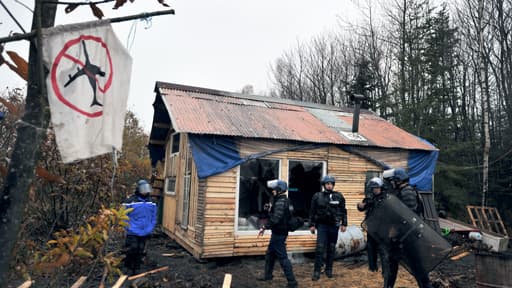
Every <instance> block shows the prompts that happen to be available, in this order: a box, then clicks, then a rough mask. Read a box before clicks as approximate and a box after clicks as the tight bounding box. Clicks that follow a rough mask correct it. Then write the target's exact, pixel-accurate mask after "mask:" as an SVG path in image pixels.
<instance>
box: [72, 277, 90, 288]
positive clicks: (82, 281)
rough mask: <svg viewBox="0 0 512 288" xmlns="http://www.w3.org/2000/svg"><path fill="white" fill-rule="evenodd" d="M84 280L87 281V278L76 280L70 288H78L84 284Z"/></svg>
mask: <svg viewBox="0 0 512 288" xmlns="http://www.w3.org/2000/svg"><path fill="white" fill-rule="evenodd" d="M85 280H87V276H81V277H80V278H78V280H76V282H75V283H74V284H73V285H72V286H71V288H79V287H80V286H82V285H83V284H84V283H85Z"/></svg>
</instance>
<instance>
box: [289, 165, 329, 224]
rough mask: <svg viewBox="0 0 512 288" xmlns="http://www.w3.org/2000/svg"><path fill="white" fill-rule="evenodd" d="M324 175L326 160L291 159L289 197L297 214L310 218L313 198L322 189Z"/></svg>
mask: <svg viewBox="0 0 512 288" xmlns="http://www.w3.org/2000/svg"><path fill="white" fill-rule="evenodd" d="M323 175H324V162H321V161H300V160H290V161H289V163H288V177H289V179H288V186H289V188H288V198H290V204H291V205H293V213H294V215H295V216H299V217H302V218H303V219H305V220H307V219H309V209H310V208H311V198H313V195H314V194H315V193H316V192H319V191H322V184H321V183H320V180H321V179H322V176H323ZM308 227H309V223H307V221H306V222H305V223H304V227H302V228H300V230H305V229H308Z"/></svg>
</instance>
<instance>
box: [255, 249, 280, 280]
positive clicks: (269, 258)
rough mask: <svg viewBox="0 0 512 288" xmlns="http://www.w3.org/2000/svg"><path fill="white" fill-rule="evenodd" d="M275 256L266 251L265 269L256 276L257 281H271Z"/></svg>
mask: <svg viewBox="0 0 512 288" xmlns="http://www.w3.org/2000/svg"><path fill="white" fill-rule="evenodd" d="M275 263H276V258H275V256H274V255H273V254H269V253H267V254H266V255H265V271H264V273H263V276H262V277H260V278H258V280H259V281H272V278H273V277H272V272H273V271H274V265H275Z"/></svg>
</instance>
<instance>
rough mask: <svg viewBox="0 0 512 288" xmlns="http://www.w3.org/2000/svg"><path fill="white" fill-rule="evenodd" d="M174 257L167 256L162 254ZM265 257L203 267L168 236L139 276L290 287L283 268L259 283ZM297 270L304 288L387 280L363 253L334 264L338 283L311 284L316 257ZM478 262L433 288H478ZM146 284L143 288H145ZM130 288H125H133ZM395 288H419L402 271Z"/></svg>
mask: <svg viewBox="0 0 512 288" xmlns="http://www.w3.org/2000/svg"><path fill="white" fill-rule="evenodd" d="M164 253H166V254H170V255H171V256H162V254H164ZM264 262H265V261H264V257H263V256H250V257H249V256H248V257H233V258H217V259H209V260H208V261H207V262H206V263H199V262H198V261H197V260H196V259H195V258H193V257H192V256H191V255H190V254H189V253H188V252H186V251H185V250H184V249H182V248H181V247H180V246H179V245H178V244H177V243H176V242H174V241H173V240H172V239H170V238H168V237H167V236H165V235H163V234H159V235H156V236H155V237H153V238H152V239H150V240H149V242H148V255H147V259H146V263H145V265H144V266H143V267H142V268H141V271H140V272H144V271H147V270H151V269H155V268H158V267H162V266H169V270H167V271H163V272H159V273H156V274H153V275H151V276H148V277H147V278H146V279H145V280H147V281H141V282H145V283H146V284H145V286H144V285H138V287H187V288H193V287H222V283H223V281H224V276H225V274H226V273H229V274H231V275H232V282H231V287H237V288H238V287H248V288H256V287H271V288H273V287H285V286H286V279H285V278H284V275H283V273H282V270H281V267H280V266H279V264H276V267H275V269H274V279H273V280H272V281H271V282H260V281H257V280H256V279H257V278H258V277H260V276H261V275H262V271H263V266H264ZM293 262H295V263H293V269H294V273H295V276H296V278H297V281H298V282H299V287H368V288H373V287H376V288H377V287H382V285H383V281H382V276H381V274H380V271H379V272H370V271H369V270H368V266H367V259H366V254H365V253H364V252H363V253H360V254H358V255H352V256H348V257H345V258H343V259H338V260H336V261H335V264H334V278H332V279H328V278H326V277H325V276H324V275H322V277H321V278H320V280H319V281H317V282H313V281H312V280H311V273H312V271H313V255H312V254H308V255H299V256H297V257H294V259H293ZM474 266H475V265H474V257H473V256H472V255H470V256H467V257H464V258H462V259H461V260H458V261H450V260H446V261H445V262H443V263H442V264H441V265H439V266H438V267H437V268H436V269H435V270H434V271H432V272H431V273H430V278H431V280H432V283H433V285H434V287H464V288H471V287H476V284H475V277H474V274H475V267H474ZM140 284H143V283H140ZM129 285H131V283H128V282H127V283H126V284H125V285H124V286H123V287H129ZM395 287H402V288H406V287H417V285H416V281H415V280H414V277H412V276H411V275H410V274H409V273H408V272H407V271H406V270H405V269H403V268H402V267H400V270H399V274H398V280H397V283H396V284H395Z"/></svg>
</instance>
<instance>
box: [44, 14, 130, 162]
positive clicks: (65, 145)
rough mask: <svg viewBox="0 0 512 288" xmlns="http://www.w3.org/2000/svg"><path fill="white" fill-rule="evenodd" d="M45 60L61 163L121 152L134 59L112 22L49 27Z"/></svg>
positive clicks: (45, 37) (45, 43)
mask: <svg viewBox="0 0 512 288" xmlns="http://www.w3.org/2000/svg"><path fill="white" fill-rule="evenodd" d="M43 61H44V63H45V65H46V67H47V68H48V69H49V75H48V78H47V80H46V85H47V91H48V101H49V104H50V110H51V116H52V124H53V129H54V131H55V134H56V139H57V146H58V147H59V151H60V154H61V156H62V161H63V162H64V163H68V162H71V161H74V160H78V159H85V158H89V157H93V156H96V155H100V154H104V153H108V152H112V147H114V148H115V149H117V150H119V151H120V150H121V147H122V145H123V127H124V117H125V113H126V102H127V99H128V92H129V86H130V75H131V67H132V59H131V57H130V55H129V53H128V51H127V50H126V49H125V48H124V46H123V45H122V44H121V42H120V41H119V40H118V39H117V37H116V35H115V34H114V32H113V30H112V27H111V26H110V23H109V22H108V21H94V22H88V23H82V24H73V25H65V26H57V27H53V28H49V29H44V30H43Z"/></svg>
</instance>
